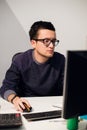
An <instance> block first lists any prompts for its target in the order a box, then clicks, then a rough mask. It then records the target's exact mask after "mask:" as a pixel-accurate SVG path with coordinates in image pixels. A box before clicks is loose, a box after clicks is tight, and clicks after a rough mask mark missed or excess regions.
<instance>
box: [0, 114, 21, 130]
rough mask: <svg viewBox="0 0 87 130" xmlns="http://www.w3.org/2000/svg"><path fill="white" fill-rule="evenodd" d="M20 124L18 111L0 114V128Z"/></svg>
mask: <svg viewBox="0 0 87 130" xmlns="http://www.w3.org/2000/svg"><path fill="white" fill-rule="evenodd" d="M20 126H22V119H21V114H20V113H9V114H8V113H7V114H6V113H5V114H0V128H15V127H20Z"/></svg>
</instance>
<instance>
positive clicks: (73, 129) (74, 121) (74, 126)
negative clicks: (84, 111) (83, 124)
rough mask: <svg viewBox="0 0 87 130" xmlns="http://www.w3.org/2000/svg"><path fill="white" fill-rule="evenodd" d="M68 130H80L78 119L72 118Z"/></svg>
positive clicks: (69, 120)
mask: <svg viewBox="0 0 87 130" xmlns="http://www.w3.org/2000/svg"><path fill="white" fill-rule="evenodd" d="M67 129H68V130H77V129H78V117H75V118H70V119H68V120H67Z"/></svg>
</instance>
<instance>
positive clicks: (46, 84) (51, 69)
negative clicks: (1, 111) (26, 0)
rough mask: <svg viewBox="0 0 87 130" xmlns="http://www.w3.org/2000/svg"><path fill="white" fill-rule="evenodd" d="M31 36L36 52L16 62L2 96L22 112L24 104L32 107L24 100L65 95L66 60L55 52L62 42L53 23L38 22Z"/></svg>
mask: <svg viewBox="0 0 87 130" xmlns="http://www.w3.org/2000/svg"><path fill="white" fill-rule="evenodd" d="M29 36H30V42H31V44H32V47H33V49H30V50H28V51H26V52H23V53H21V54H19V55H18V56H16V57H15V58H14V59H13V61H12V64H11V66H10V68H9V69H8V71H7V73H6V76H5V79H4V81H3V85H2V87H1V96H2V97H3V98H4V99H5V100H7V101H9V102H12V103H13V104H14V106H15V108H16V110H19V111H21V112H22V111H23V110H22V109H24V108H25V107H24V105H23V102H25V103H26V104H27V105H28V106H29V107H30V103H29V102H28V101H27V100H26V99H24V98H23V97H30V96H57V95H62V92H63V78H64V64H65V57H64V55H62V54H60V53H58V52H54V49H55V46H56V45H57V44H58V43H59V40H57V39H56V32H55V28H54V26H53V24H52V23H51V22H46V21H37V22H35V23H34V24H33V25H32V26H31V28H30V31H29Z"/></svg>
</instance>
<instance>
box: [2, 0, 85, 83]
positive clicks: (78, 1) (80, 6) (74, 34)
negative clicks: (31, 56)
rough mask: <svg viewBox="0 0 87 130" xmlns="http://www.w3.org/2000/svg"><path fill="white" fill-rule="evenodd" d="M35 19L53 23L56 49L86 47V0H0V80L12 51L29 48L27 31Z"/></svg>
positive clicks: (8, 63)
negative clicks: (56, 39)
mask: <svg viewBox="0 0 87 130" xmlns="http://www.w3.org/2000/svg"><path fill="white" fill-rule="evenodd" d="M38 20H47V21H51V22H52V23H53V24H54V26H55V28H56V32H57V38H58V39H59V40H60V44H59V46H57V48H56V51H59V52H61V53H63V54H64V55H65V54H66V50H82V49H87V0H36V1H35V0H0V35H1V36H0V37H1V38H0V45H1V47H0V56H1V57H0V84H1V82H2V79H3V78H4V75H5V72H6V70H7V68H8V66H9V65H10V61H11V58H12V55H13V54H14V53H15V52H18V51H24V50H26V49H28V48H31V46H30V45H29V43H28V42H29V39H28V31H29V28H30V26H31V25H32V23H33V22H35V21H38Z"/></svg>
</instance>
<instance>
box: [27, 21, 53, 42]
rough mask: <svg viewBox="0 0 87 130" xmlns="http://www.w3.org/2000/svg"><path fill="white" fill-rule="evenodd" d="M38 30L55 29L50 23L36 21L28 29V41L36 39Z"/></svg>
mask: <svg viewBox="0 0 87 130" xmlns="http://www.w3.org/2000/svg"><path fill="white" fill-rule="evenodd" d="M39 29H49V30H52V31H55V27H54V26H53V24H52V23H51V22H47V21H37V22H35V23H33V25H32V26H31V28H30V31H29V36H30V40H32V39H35V38H37V33H38V30H39Z"/></svg>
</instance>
